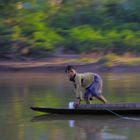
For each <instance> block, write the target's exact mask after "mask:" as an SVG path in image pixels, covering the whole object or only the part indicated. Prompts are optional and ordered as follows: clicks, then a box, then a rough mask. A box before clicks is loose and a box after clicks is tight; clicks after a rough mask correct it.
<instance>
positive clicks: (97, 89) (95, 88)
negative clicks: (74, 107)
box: [84, 75, 102, 99]
mask: <svg viewBox="0 0 140 140" xmlns="http://www.w3.org/2000/svg"><path fill="white" fill-rule="evenodd" d="M101 92H102V79H101V77H100V76H99V75H96V76H94V80H93V83H92V84H91V85H90V86H89V87H88V88H86V91H85V93H84V98H86V99H87V98H88V97H93V96H94V97H98V96H100V95H101Z"/></svg>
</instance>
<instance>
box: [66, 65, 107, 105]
mask: <svg viewBox="0 0 140 140" xmlns="http://www.w3.org/2000/svg"><path fill="white" fill-rule="evenodd" d="M65 72H66V74H67V76H68V78H69V80H70V81H71V82H73V84H74V89H75V93H76V102H75V105H76V107H78V106H79V105H80V101H81V99H82V98H83V97H84V100H85V101H86V104H90V100H92V97H93V96H94V97H96V98H97V99H99V100H100V101H102V102H103V103H107V100H106V99H105V98H104V97H103V95H102V94H101V92H102V79H101V77H100V76H99V75H98V74H95V73H90V72H89V73H77V72H76V70H75V69H74V67H73V66H70V65H69V66H67V67H66V69H65ZM83 90H84V95H83Z"/></svg>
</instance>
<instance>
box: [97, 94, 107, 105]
mask: <svg viewBox="0 0 140 140" xmlns="http://www.w3.org/2000/svg"><path fill="white" fill-rule="evenodd" d="M97 99H99V100H100V101H102V102H103V103H104V104H106V103H108V101H107V100H106V99H105V98H104V96H103V95H99V96H97Z"/></svg>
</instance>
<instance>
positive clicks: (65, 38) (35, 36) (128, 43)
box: [0, 0, 140, 54]
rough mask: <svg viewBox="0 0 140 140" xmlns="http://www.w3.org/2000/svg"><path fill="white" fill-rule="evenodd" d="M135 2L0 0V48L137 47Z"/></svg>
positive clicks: (139, 18)
mask: <svg viewBox="0 0 140 140" xmlns="http://www.w3.org/2000/svg"><path fill="white" fill-rule="evenodd" d="M139 5H140V2H139V1H138V0H133V1H130V0H128V1H123V0H117V1H116V0H98V1H97V0H92V1H91V0H86V1H85V0H76V1H75V0H70V1H52V0H48V1H45V0H41V2H40V1H34V0H30V1H27V0H22V1H20V2H19V1H17V0H8V1H2V2H1V3H0V12H1V15H0V44H1V47H0V50H1V52H3V51H2V50H4V52H6V49H7V48H9V49H8V50H7V52H8V53H9V51H10V50H12V48H13V47H14V48H16V50H21V49H22V48H23V47H26V48H28V49H29V51H32V50H36V51H40V50H41V51H47V52H51V53H53V51H54V50H55V49H57V47H59V46H63V47H64V49H65V51H74V52H77V53H82V52H91V51H96V50H99V51H103V52H108V51H112V52H115V53H117V54H121V53H124V52H125V51H131V52H134V53H139V52H140V45H139V44H140V39H139V38H140V10H139V9H140V7H139ZM9 43H10V45H9ZM31 46H32V47H31Z"/></svg>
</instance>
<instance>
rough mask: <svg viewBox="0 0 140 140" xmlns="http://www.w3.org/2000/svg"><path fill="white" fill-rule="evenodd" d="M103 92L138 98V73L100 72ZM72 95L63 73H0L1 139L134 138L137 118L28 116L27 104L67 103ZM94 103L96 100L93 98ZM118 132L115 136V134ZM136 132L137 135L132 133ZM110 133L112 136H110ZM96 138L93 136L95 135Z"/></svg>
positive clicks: (132, 99)
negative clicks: (131, 119)
mask: <svg viewBox="0 0 140 140" xmlns="http://www.w3.org/2000/svg"><path fill="white" fill-rule="evenodd" d="M101 75H102V77H103V80H104V86H103V91H104V92H103V94H104V95H105V97H107V98H108V100H109V101H110V102H111V103H113V102H115V103H116V102H117V103H118V102H139V101H140V100H139V99H140V94H139V93H140V86H139V81H140V76H139V74H108V73H104V74H103V73H102V74H101ZM74 98H75V95H74V93H73V87H72V85H71V84H70V83H69V81H68V80H67V79H66V77H65V74H62V73H56V74H54V73H53V74H51V73H50V74H47V73H1V74H0V124H1V125H0V139H2V140H46V139H50V140H59V139H60V140H65V139H67V140H72V139H75V140H78V139H80V140H85V139H89V140H90V139H92V138H93V137H95V138H96V137H98V139H99V140H100V139H102V140H103V139H125V137H126V138H128V139H133V140H138V138H139V136H140V134H139V130H140V129H139V128H140V127H139V126H140V124H139V122H134V121H124V120H123V121H122V120H120V119H117V118H115V117H113V118H112V117H111V118H110V117H109V118H107V117H105V116H102V117H93V116H92V117H89V116H85V117H79V116H75V117H74V116H69V117H68V116H67V117H66V116H61V117H59V116H57V117H56V116H55V115H54V116H50V117H49V116H45V119H44V121H43V118H44V117H43V116H42V117H41V120H39V119H40V117H39V118H38V119H35V118H36V117H35V118H34V119H33V120H32V121H35V122H36V123H35V122H30V119H31V118H32V116H34V115H35V114H38V113H36V112H33V111H32V110H30V109H29V108H30V106H47V107H67V106H68V103H69V102H70V101H73V99H74ZM94 103H98V101H96V100H95V101H94ZM118 136H119V137H118ZM136 136H137V137H136ZM112 137H114V138H112ZM96 139H97V138H96Z"/></svg>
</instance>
